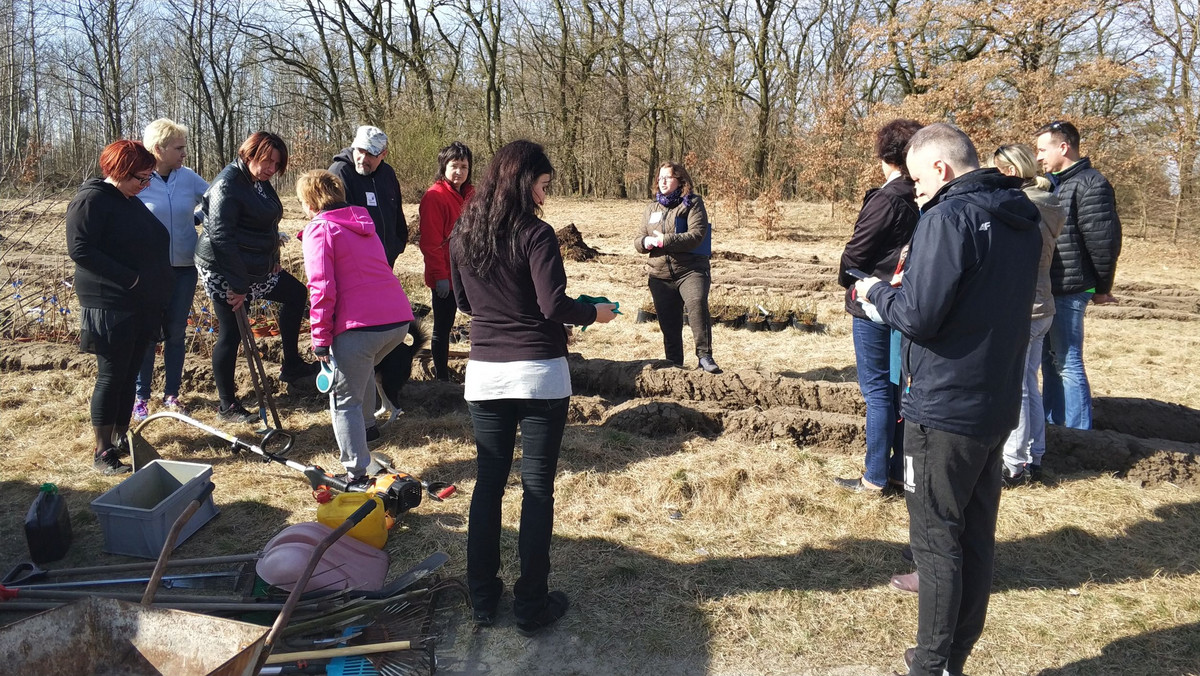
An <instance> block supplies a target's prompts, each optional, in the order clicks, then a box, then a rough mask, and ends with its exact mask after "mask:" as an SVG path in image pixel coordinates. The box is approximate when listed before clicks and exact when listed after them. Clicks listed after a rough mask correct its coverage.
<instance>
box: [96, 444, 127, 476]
mask: <svg viewBox="0 0 1200 676" xmlns="http://www.w3.org/2000/svg"><path fill="white" fill-rule="evenodd" d="M119 455H120V454H119V453H117V449H116V448H112V447H109V448H107V449H105V450H104V452H102V453H96V454H94V455H93V456H92V467H94V468H95V469H96V471H98V472H100V473H101V474H107V475H113V474H128V473H130V472H132V471H133V468H132V467H130V466H129V465H126V464H125V463H123V462H121V458H120V457H119Z"/></svg>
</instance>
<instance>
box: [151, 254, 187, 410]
mask: <svg viewBox="0 0 1200 676" xmlns="http://www.w3.org/2000/svg"><path fill="white" fill-rule="evenodd" d="M195 296H196V268H194V267H192V266H190V265H188V266H181V267H177V268H175V290H174V291H172V292H171V300H170V302H169V303H168V304H167V309H166V311H165V312H164V313H163V327H162V330H163V381H164V383H163V397H164V398H165V397H178V396H179V385H180V383H182V382H183V353H184V341H185V340H186V339H187V320H188V315H189V314H191V312H192V299H193V298H194V297H195ZM154 353H155V349H154V345H153V344H151V345H150V346H149V347H147V348H146V356H145V357H144V358H143V359H142V370H141V371H139V372H138V376H137V386H136V391H137V398H138V399H149V398H150V384H151V383H152V382H153V381H154Z"/></svg>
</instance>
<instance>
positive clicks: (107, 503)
mask: <svg viewBox="0 0 1200 676" xmlns="http://www.w3.org/2000/svg"><path fill="white" fill-rule="evenodd" d="M211 479H212V465H201V464H199V463H194V462H176V461H173V460H155V461H153V462H151V463H150V464H149V465H146V466H145V467H143V468H142V469H140V470H138V471H137V472H134V473H133V474H132V475H131V476H130V477H129V478H128V479H126V480H124V481H122V482H121V483H120V484H118V485H117V486H116V487H115V488H113V489H112V490H110V491H108V492H107V493H105V494H103V495H101V496H100V497H98V498H96V499H95V500H92V512H94V513H95V514H96V518H97V519H99V521H100V529H101V530H102V531H103V532H104V551H106V552H108V553H110V554H124V555H126V556H140V557H142V558H146V559H156V558H158V555H159V552H161V551H162V548H163V544H164V543H166V541H167V533H168V532H169V531H170V530H171V526H172V525H173V524H174V523H175V519H177V518H179V515H180V514H182V513H183V510H184V509H185V508H187V506H188V503H190V502H191V501H192V500H194V499H196V496H198V495H199V494H200V491H201V490H202V489H203V488H204V485H205V484H206V483H207V482H208V481H209V480H211ZM217 512H218V510H217V507H216V505H215V504H213V499H212V495H209V496H208V498H206V499H205V500H204V502H203V503H201V504H200V509H198V510H196V513H195V514H193V515H192V518H191V519H189V520H188V522H187V524H186V525H185V526H184V527H183V530H182V531H180V533H179V539H178V540H177V541H176V542H175V546H176V547H178V546H179V545H180V543H182V542H183V541H184V540H186V539H188V538H189V537H190V536H191V535H192V533H195V532H196V531H197V530H198V529H199V528H200V527H201V526H203V525H204V524H206V523H208V521H209V520H210V519H212V518H213V517H214V516H216V515H217Z"/></svg>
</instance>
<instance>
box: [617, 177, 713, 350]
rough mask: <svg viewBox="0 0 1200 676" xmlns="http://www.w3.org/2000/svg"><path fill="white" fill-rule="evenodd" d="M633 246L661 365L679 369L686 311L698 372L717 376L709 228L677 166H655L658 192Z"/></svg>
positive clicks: (687, 179)
mask: <svg viewBox="0 0 1200 676" xmlns="http://www.w3.org/2000/svg"><path fill="white" fill-rule="evenodd" d="M633 246H634V248H635V249H637V252H638V253H642V254H648V255H649V258H648V259H647V261H646V272H647V273H649V276H650V282H649V284H650V295H651V297H653V298H654V310H655V312H657V313H658V327H659V328H660V329H662V334H663V349H664V350H665V352H666V356H667V360H668V361H670V362H672V363H674V364H675V365H676V366H683V311H684V308H686V309H687V313H688V325H689V326H691V327H692V339H693V340H694V341H695V343H696V356H697V357H699V358H700V368H702V369H704V370H705V371H706V372H708V373H720V372H721V369H720V367H718V366H717V362H715V361H713V356H712V321H711V318H710V317H709V314H708V289H709V286H711V285H712V276H711V274H710V272H709V259H710V258H711V257H712V225H711V224H710V223H709V222H708V212H707V211H705V209H704V200H702V199H700V196H699V195H697V194H695V193H694V192H693V191H692V177H691V176H690V175H688V172H687V169H684V168H683V165H682V164H676V163H674V162H664V163H663V164H662V166H660V167H659V170H658V193H657V194H655V196H654V201H653V202H651V203H650V204H649V205H648V206H647V207H646V213H645V215H644V217H643V218H642V225H641V228H639V230H638V236H637V239H636V240H634V243H633Z"/></svg>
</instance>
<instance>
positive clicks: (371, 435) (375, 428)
mask: <svg viewBox="0 0 1200 676" xmlns="http://www.w3.org/2000/svg"><path fill="white" fill-rule="evenodd" d="M379 436H380V435H379V425H371V426H370V427H368V428H367V443H368V444H369V443H371V442H372V441H379Z"/></svg>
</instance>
